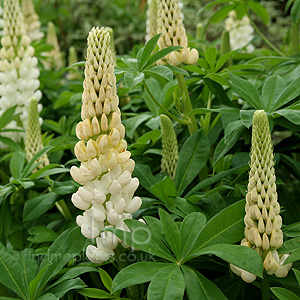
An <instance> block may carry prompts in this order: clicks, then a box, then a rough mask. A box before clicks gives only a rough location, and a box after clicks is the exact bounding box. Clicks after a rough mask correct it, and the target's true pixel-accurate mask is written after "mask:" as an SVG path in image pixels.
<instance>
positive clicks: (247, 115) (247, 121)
mask: <svg viewBox="0 0 300 300" xmlns="http://www.w3.org/2000/svg"><path fill="white" fill-rule="evenodd" d="M254 112H255V110H252V109H251V110H241V111H240V116H241V120H242V123H243V125H244V126H245V127H247V128H248V129H249V128H250V126H251V125H252V119H253V115H254Z"/></svg>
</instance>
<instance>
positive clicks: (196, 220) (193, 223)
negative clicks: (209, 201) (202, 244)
mask: <svg viewBox="0 0 300 300" xmlns="http://www.w3.org/2000/svg"><path fill="white" fill-rule="evenodd" d="M205 223H206V216H205V215H204V214H203V213H200V212H192V213H191V214H189V215H187V216H186V217H185V218H184V220H183V222H182V223H181V226H180V238H181V255H180V256H181V257H184V255H185V254H186V253H187V252H188V250H189V249H190V248H192V247H193V245H194V244H195V242H196V241H197V239H198V236H199V234H200V232H201V229H202V228H203V226H204V225H205Z"/></svg>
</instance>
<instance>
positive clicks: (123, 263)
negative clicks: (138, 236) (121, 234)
mask: <svg viewBox="0 0 300 300" xmlns="http://www.w3.org/2000/svg"><path fill="white" fill-rule="evenodd" d="M125 258H126V259H125ZM115 259H116V262H117V264H118V268H119V271H121V270H122V269H124V268H126V267H127V266H128V261H127V255H126V250H125V249H124V247H123V246H122V245H120V244H119V245H118V246H117V251H116V254H115ZM126 291H127V296H128V298H130V299H132V300H140V299H141V297H140V291H139V287H138V286H137V285H132V286H129V287H127V288H126Z"/></svg>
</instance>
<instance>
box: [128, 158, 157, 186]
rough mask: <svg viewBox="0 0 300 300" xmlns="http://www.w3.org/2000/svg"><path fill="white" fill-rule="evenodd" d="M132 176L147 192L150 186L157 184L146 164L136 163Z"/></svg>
mask: <svg viewBox="0 0 300 300" xmlns="http://www.w3.org/2000/svg"><path fill="white" fill-rule="evenodd" d="M133 176H136V177H137V178H138V179H139V181H140V184H141V185H142V186H143V187H144V188H145V189H146V190H148V191H150V188H151V186H153V185H155V184H156V183H157V182H158V180H157V179H156V178H155V177H154V176H153V174H152V172H151V169H150V167H149V166H148V165H146V164H140V163H136V164H135V168H134V171H133Z"/></svg>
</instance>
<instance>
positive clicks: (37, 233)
mask: <svg viewBox="0 0 300 300" xmlns="http://www.w3.org/2000/svg"><path fill="white" fill-rule="evenodd" d="M28 233H29V234H31V235H32V236H31V237H29V238H28V241H31V242H32V243H46V242H53V241H54V240H55V239H56V238H57V233H56V232H54V231H53V230H51V229H49V228H47V227H44V226H34V227H31V228H30V229H28Z"/></svg>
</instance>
